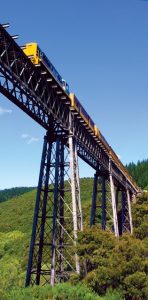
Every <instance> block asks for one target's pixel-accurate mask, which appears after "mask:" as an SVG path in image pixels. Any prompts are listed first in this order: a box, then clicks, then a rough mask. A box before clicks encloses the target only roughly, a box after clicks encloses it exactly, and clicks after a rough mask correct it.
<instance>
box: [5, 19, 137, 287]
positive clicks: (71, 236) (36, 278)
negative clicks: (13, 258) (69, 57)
mask: <svg viewBox="0 0 148 300" xmlns="http://www.w3.org/2000/svg"><path fill="white" fill-rule="evenodd" d="M6 27H7V25H0V92H1V93H2V94H3V95H4V96H6V97H7V98H8V99H9V100H10V101H12V102H13V103H14V104H15V105H17V106H18V107H19V108H20V109H22V110H23V111H24V112H25V113H26V114H28V115H29V116H30V117H31V118H32V119H34V120H35V121H36V122H38V123H39V124H40V125H41V126H42V127H44V128H45V130H46V135H45V137H44V144H43V151H42V158H41V165H40V173H39V181H38V188H37V196H36V204H35V211H34V219H33V227H32V237H31V243H30V252H29V261H28V269H27V276H26V286H28V285H30V284H31V285H33V284H42V285H44V284H46V283H50V284H51V285H54V284H55V283H56V282H61V281H65V280H67V279H68V278H69V276H70V275H71V274H72V273H74V272H76V273H80V264H79V258H78V256H77V253H76V241H77V234H78V231H82V230H83V222H82V208H81V200H80V186H79V170H78V156H79V157H80V158H81V159H83V160H84V161H85V162H86V163H87V164H88V165H90V166H91V167H92V168H93V169H94V170H95V175H94V186H93V195H92V207H91V217H90V225H91V226H92V225H94V224H96V223H97V222H98V215H99V212H100V213H101V223H102V230H106V229H109V230H111V231H113V232H114V234H115V236H116V237H118V236H119V235H121V234H123V233H124V232H130V233H132V231H133V227H132V214H131V199H132V197H133V196H134V195H136V194H137V192H138V188H137V186H136V184H135V183H134V182H133V180H132V178H130V177H129V176H127V172H124V171H123V170H122V169H121V168H120V167H119V166H118V165H117V164H116V162H115V161H114V160H113V159H112V157H110V155H108V153H107V152H106V151H105V148H104V147H103V145H102V144H101V142H100V141H99V140H98V139H97V137H96V136H95V135H94V133H93V132H92V131H91V129H90V128H89V127H88V126H87V124H85V123H84V121H83V120H82V119H81V117H80V116H79V114H78V113H77V112H76V111H75V110H74V109H73V108H72V107H71V101H70V98H69V96H68V95H67V93H66V92H65V91H64V90H63V89H62V87H61V85H60V84H58V82H57V81H56V80H55V78H54V77H53V76H52V73H51V74H50V72H48V77H47V74H44V72H41V70H40V66H39V65H36V66H35V65H33V63H32V62H31V60H30V59H29V58H28V57H27V56H26V55H25V54H24V52H23V50H22V49H21V47H20V46H19V45H18V44H17V43H16V42H15V38H16V36H11V35H10V34H9V33H8V32H7V31H6Z"/></svg>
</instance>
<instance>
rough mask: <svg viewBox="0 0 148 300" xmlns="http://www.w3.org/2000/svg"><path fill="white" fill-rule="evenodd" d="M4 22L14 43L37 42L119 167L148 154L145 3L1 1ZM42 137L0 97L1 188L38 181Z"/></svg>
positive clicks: (85, 170) (83, 168)
mask: <svg viewBox="0 0 148 300" xmlns="http://www.w3.org/2000/svg"><path fill="white" fill-rule="evenodd" d="M7 22H9V23H10V28H9V29H8V31H9V33H10V34H12V35H13V34H18V35H19V39H18V40H17V42H18V44H19V45H24V44H25V43H27V42H37V43H38V44H39V46H40V48H41V49H42V50H43V51H44V52H45V53H46V55H47V56H48V57H49V59H50V60H51V61H52V63H53V64H54V65H55V67H56V68H57V69H58V71H59V73H60V74H61V75H62V77H63V78H65V79H66V81H67V82H68V83H69V86H70V90H71V92H74V93H75V94H76V95H77V98H78V99H79V100H80V102H81V103H82V104H83V105H84V107H85V108H86V110H87V112H88V113H89V114H90V116H91V117H92V119H93V120H94V122H95V124H96V125H97V126H98V128H99V129H100V130H101V132H102V134H103V135H104V136H105V138H106V139H107V141H108V142H109V143H110V144H111V146H112V148H113V149H114V150H115V152H116V153H117V154H118V155H119V156H120V159H121V161H122V162H123V163H124V164H127V163H129V162H131V161H133V162H135V163H136V162H137V161H138V160H143V159H146V158H148V1H142V0H75V1H74V0H63V1H60V0H54V1H51V0H42V1H35V0H32V1H29V0H26V1H18V0H13V1H2V3H1V9H0V23H1V24H3V23H7ZM44 134H45V130H44V129H43V128H42V127H41V126H39V125H38V124H37V123H35V122H34V121H33V120H32V119H31V118H30V117H29V116H27V115H25V113H24V112H22V111H21V110H20V109H19V108H17V107H16V106H15V105H14V104H12V103H11V102H10V101H9V100H8V99H7V98H5V97H4V96H3V95H1V94H0V189H4V188H10V187H15V186H36V185H37V182H38V174H39V168H40V159H41V152H42V144H43V137H44ZM79 168H80V177H84V176H85V177H87V176H88V177H89V176H93V173H94V170H92V169H91V168H90V167H88V166H87V165H86V164H84V163H83V162H82V161H79Z"/></svg>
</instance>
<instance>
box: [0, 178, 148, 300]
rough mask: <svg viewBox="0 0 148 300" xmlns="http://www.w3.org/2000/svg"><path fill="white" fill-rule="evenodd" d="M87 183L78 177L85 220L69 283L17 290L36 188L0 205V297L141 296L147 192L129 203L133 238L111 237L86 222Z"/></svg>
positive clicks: (143, 296) (144, 275) (3, 299)
mask: <svg viewBox="0 0 148 300" xmlns="http://www.w3.org/2000/svg"><path fill="white" fill-rule="evenodd" d="M92 183H93V181H92V179H91V178H90V179H89V178H87V179H81V180H80V184H81V199H82V205H83V218H84V224H85V229H84V232H83V233H82V234H80V236H79V243H78V253H79V256H80V260H81V265H82V268H81V270H82V272H81V275H80V277H78V276H75V278H72V279H71V284H72V285H71V284H70V283H69V284H62V285H60V286H57V287H55V288H54V289H51V288H50V287H45V288H41V287H34V288H33V289H32V288H29V289H23V286H24V281H25V273H26V267H27V261H28V252H29V242H30V235H31V227H32V217H33V210H34V201H35V195H36V191H35V190H32V191H30V192H28V193H25V194H23V195H21V196H19V197H16V198H13V199H10V200H8V201H5V202H3V203H1V204H0V282H1V285H0V300H10V299H11V300H17V299H19V300H33V299H56V300H65V299H67V300H71V299H72V300H73V299H74V300H82V299H84V300H85V299H86V300H91V299H94V300H97V299H98V300H99V299H103V300H121V299H124V297H126V298H125V299H128V300H131V299H135V300H139V299H143V300H146V299H147V296H148V290H147V266H148V262H147V261H146V259H145V258H146V251H147V236H148V226H147V219H146V218H147V210H148V195H147V194H146V193H145V195H143V196H142V197H140V198H139V200H138V202H137V203H136V204H134V206H133V209H132V210H133V221H134V236H133V237H130V236H128V235H125V236H123V237H122V238H120V240H117V239H115V237H114V235H113V234H112V233H109V232H102V231H101V230H100V229H99V227H98V226H94V227H93V228H92V229H90V228H89V226H88V224H89V215H90V207H91V197H92ZM86 224H87V226H86ZM84 266H85V268H84ZM84 269H85V272H84ZM78 283H79V285H76V287H75V284H78ZM73 284H74V286H73ZM80 284H81V285H80ZM82 284H83V285H82ZM85 286H87V287H85ZM90 289H91V290H90ZM94 293H96V294H94ZM100 297H101V298H100ZM102 297H103V298H102Z"/></svg>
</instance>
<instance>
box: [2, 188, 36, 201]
mask: <svg viewBox="0 0 148 300" xmlns="http://www.w3.org/2000/svg"><path fill="white" fill-rule="evenodd" d="M33 189H34V187H15V188H11V189H4V190H0V202H3V201H6V200H8V199H11V198H14V197H17V196H20V195H23V194H25V193H27V192H29V191H31V190H33Z"/></svg>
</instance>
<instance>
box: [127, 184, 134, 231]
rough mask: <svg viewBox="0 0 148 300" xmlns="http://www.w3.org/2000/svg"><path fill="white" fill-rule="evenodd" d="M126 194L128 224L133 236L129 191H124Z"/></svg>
mask: <svg viewBox="0 0 148 300" xmlns="http://www.w3.org/2000/svg"><path fill="white" fill-rule="evenodd" d="M126 193H127V203H128V215H129V223H130V232H131V234H133V222H132V212H131V199H130V193H129V190H128V189H127V190H126Z"/></svg>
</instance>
